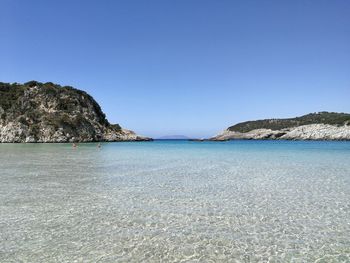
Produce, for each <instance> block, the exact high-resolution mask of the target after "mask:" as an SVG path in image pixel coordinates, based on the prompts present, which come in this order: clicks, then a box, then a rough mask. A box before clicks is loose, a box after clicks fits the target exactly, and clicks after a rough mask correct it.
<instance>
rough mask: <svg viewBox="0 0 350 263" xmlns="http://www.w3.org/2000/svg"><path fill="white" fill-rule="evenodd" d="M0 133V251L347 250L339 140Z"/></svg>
mask: <svg viewBox="0 0 350 263" xmlns="http://www.w3.org/2000/svg"><path fill="white" fill-rule="evenodd" d="M96 145H97V144H80V145H79V146H78V147H77V148H76V149H72V146H71V145H70V144H0V262H350V234H349V233H350V142H284V141H233V142H202V143H200V142H187V141H154V142H140V143H103V144H102V147H101V149H98V148H97V147H96Z"/></svg>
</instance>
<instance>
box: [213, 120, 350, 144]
mask: <svg viewBox="0 0 350 263" xmlns="http://www.w3.org/2000/svg"><path fill="white" fill-rule="evenodd" d="M235 139H236V140H237V139H241V140H332V141H334V140H338V141H344V140H346V141H347V140H350V126H348V125H344V126H335V125H329V124H309V125H302V126H297V127H292V128H286V129H281V130H272V129H254V130H251V131H248V132H237V131H230V130H228V129H226V130H224V131H223V132H221V133H219V134H218V135H216V136H214V137H212V138H210V140H212V141H225V140H235Z"/></svg>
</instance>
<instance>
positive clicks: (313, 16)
mask: <svg viewBox="0 0 350 263" xmlns="http://www.w3.org/2000/svg"><path fill="white" fill-rule="evenodd" d="M0 10H1V11H2V12H1V13H2V15H1V17H0V32H1V41H0V52H1V62H2V63H1V64H0V81H2V82H22V83H23V82H26V81H29V80H38V81H42V82H46V81H51V82H54V83H58V84H61V85H71V86H73V87H75V88H79V89H82V90H85V91H87V92H88V93H90V94H91V95H92V96H93V97H94V98H95V99H96V100H97V101H98V102H99V104H100V105H101V107H102V109H103V111H104V112H105V113H106V115H107V118H108V119H109V120H110V121H111V122H112V123H119V124H120V125H122V126H123V127H125V128H127V129H132V130H134V131H136V132H137V133H139V134H143V135H146V136H151V137H161V136H164V135H173V134H183V135H186V136H188V137H208V136H212V135H214V134H216V133H217V132H219V131H220V130H222V129H224V128H226V127H228V126H230V125H232V124H234V123H237V122H241V121H245V120H255V119H261V118H277V117H295V116H299V115H303V114H306V113H309V112H316V111H337V112H350V102H349V98H350V16H349V13H350V2H349V1H346V0H336V1H317V0H312V1H288V2H287V1H277V0H274V1H257V0H256V1H228V0H226V1H214V0H212V1H200V0H190V1H181V0H180V1H160V0H159V1H154V0H150V1H137V0H135V1H103V2H101V1H97V0H96V1H68V0H62V1H50V2H49V1H44V0H41V1H39V0H33V1H24V0H3V1H1V2H0Z"/></svg>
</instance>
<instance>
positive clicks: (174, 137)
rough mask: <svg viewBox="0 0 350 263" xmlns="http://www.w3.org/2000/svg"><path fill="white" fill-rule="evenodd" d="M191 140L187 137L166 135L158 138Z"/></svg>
mask: <svg viewBox="0 0 350 263" xmlns="http://www.w3.org/2000/svg"><path fill="white" fill-rule="evenodd" d="M189 139H191V138H189V137H187V136H185V135H166V136H162V137H159V138H157V140H189Z"/></svg>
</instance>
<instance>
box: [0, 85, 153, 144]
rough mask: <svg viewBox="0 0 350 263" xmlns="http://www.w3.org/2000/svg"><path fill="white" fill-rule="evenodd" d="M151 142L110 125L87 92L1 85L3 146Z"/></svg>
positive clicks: (0, 115) (0, 117) (56, 87)
mask: <svg viewBox="0 0 350 263" xmlns="http://www.w3.org/2000/svg"><path fill="white" fill-rule="evenodd" d="M147 140H151V139H150V138H147V137H143V136H139V135H137V134H135V133H134V132H133V131H130V130H127V129H123V128H122V127H120V126H119V125H118V124H111V123H109V122H108V120H107V119H106V116H105V114H104V113H103V112H102V110H101V107H100V106H99V105H98V103H97V102H96V101H95V100H94V99H93V98H92V97H91V96H90V95H89V94H87V93H86V92H85V91H82V90H78V89H74V88H73V87H70V86H63V87H62V86H60V85H57V84H53V83H51V82H47V83H40V82H37V81H30V82H27V83H24V84H18V83H13V84H10V83H2V82H0V142H3V143H4V142H17V143H21V142H29V143H35V142H39V143H44V142H53V143H56V142H57V143H58V142H60V143H61V142H97V141H108V142H112V141H147Z"/></svg>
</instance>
